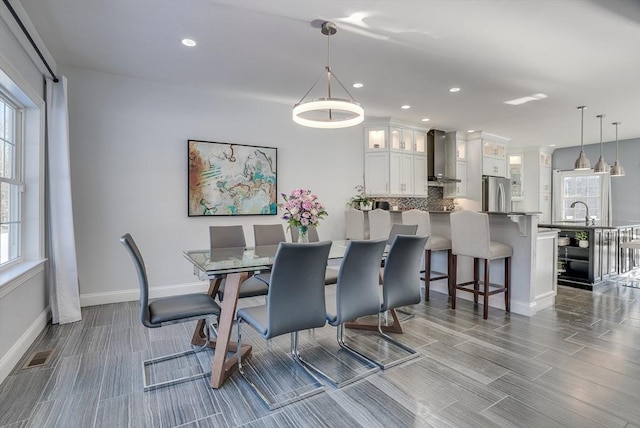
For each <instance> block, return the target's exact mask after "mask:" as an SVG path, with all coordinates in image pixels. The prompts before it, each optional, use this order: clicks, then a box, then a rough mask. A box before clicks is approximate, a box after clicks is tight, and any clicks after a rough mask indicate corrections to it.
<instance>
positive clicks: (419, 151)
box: [413, 131, 427, 156]
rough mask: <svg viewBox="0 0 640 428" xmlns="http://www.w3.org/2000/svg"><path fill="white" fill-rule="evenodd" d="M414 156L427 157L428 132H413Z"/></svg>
mask: <svg viewBox="0 0 640 428" xmlns="http://www.w3.org/2000/svg"><path fill="white" fill-rule="evenodd" d="M413 154H414V155H420V156H426V155H427V133H426V131H413Z"/></svg>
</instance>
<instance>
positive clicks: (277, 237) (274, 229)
mask: <svg viewBox="0 0 640 428" xmlns="http://www.w3.org/2000/svg"><path fill="white" fill-rule="evenodd" d="M253 238H254V242H255V246H256V247H259V246H262V245H278V244H279V243H281V242H287V237H286V236H285V234H284V228H283V227H282V225H281V224H254V225H253Z"/></svg>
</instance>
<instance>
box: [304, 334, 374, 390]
mask: <svg viewBox="0 0 640 428" xmlns="http://www.w3.org/2000/svg"><path fill="white" fill-rule="evenodd" d="M336 336H337V340H338V345H339V346H340V348H342V349H344V350H345V351H347V352H348V353H349V354H350V355H353V356H354V357H356V358H357V359H358V360H359V361H360V362H362V363H363V364H364V366H365V368H366V369H367V370H365V371H364V372H362V373H359V374H357V375H355V376H352V377H350V378H347V379H345V380H336V379H335V378H333V377H331V376H329V375H328V374H327V373H325V372H323V371H322V370H320V369H319V368H318V367H316V366H314V365H313V364H311V363H310V362H309V361H306V360H304V359H303V358H302V357H301V356H300V353H297V360H298V361H299V362H300V363H301V364H303V365H304V366H305V367H307V368H308V369H309V370H311V371H313V372H315V373H317V374H319V375H320V376H322V377H323V378H324V379H326V380H328V381H329V382H330V383H331V385H333V386H334V387H335V388H342V387H343V386H346V385H349V384H351V383H353V382H356V381H358V380H360V379H363V378H365V377H367V376H369V375H370V374H372V373H375V372H377V371H380V368H379V367H378V365H377V364H376V363H375V362H374V361H371V360H370V359H369V358H367V357H366V356H365V355H364V354H361V353H360V352H358V351H357V350H355V349H353V348H351V347H350V346H349V345H347V344H346V343H345V341H344V324H340V325H339V326H337V328H336ZM334 358H337V357H334Z"/></svg>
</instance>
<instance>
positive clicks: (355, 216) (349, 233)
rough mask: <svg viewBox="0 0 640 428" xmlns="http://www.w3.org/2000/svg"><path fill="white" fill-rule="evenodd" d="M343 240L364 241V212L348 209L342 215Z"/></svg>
mask: <svg viewBox="0 0 640 428" xmlns="http://www.w3.org/2000/svg"><path fill="white" fill-rule="evenodd" d="M344 218H345V239H353V240H356V241H357V240H363V239H364V212H362V211H360V210H356V209H353V208H352V209H348V210H347V211H345V213H344Z"/></svg>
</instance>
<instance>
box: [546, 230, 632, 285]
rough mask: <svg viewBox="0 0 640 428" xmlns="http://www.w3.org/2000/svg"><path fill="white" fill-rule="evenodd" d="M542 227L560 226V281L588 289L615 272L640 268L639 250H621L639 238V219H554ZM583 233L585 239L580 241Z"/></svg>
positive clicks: (616, 273)
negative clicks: (577, 220)
mask: <svg viewBox="0 0 640 428" xmlns="http://www.w3.org/2000/svg"><path fill="white" fill-rule="evenodd" d="M540 226H541V227H550V228H555V229H559V230H560V232H559V237H560V239H559V245H560V246H559V247H558V269H559V276H558V283H560V284H562V285H568V286H571V287H576V288H583V289H586V290H593V289H594V288H595V287H596V286H597V285H598V284H600V283H601V282H603V281H606V280H608V279H610V278H611V277H612V276H614V275H618V274H620V273H624V272H627V271H629V270H631V269H635V268H640V250H632V249H626V250H621V249H620V244H622V243H624V242H629V241H631V240H633V239H639V238H640V223H631V222H613V223H611V224H606V225H604V224H600V223H599V222H595V223H594V224H589V225H587V224H585V222H582V221H581V222H555V223H551V224H542V225H540ZM581 234H586V235H587V239H586V240H585V241H586V243H583V244H580V242H579V241H580V239H578V238H579V237H580V235H581Z"/></svg>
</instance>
